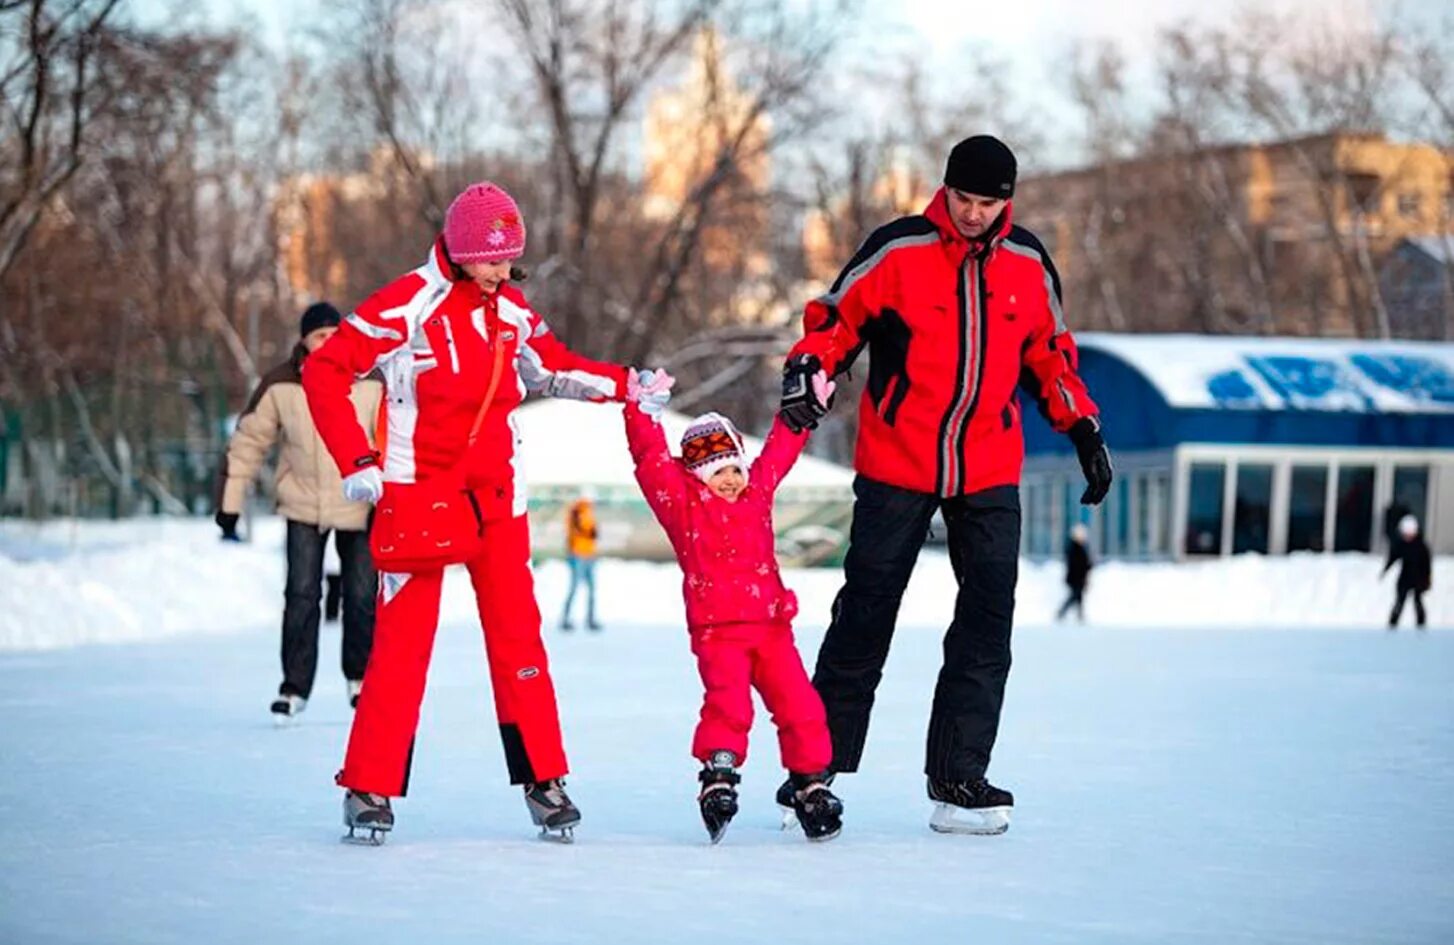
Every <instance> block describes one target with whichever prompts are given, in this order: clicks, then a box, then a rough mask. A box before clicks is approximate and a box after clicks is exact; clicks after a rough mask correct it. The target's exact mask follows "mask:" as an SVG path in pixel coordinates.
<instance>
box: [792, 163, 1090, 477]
mask: <svg viewBox="0 0 1454 945" xmlns="http://www.w3.org/2000/svg"><path fill="white" fill-rule="evenodd" d="M1010 214H1011V206H1010V205H1009V204H1006V205H1005V211H1004V214H1003V216H1002V217H1001V218H1000V222H999V225H998V228H997V229H996V230H995V231H994V232H993V233H992V234H991V235H990V237H989V238H988V239H986V240H982V241H976V242H975V244H974V245H971V243H970V242H969V241H968V240H966V239H965V238H964V237H963V236H961V235H960V234H959V231H958V230H957V229H955V226H954V222H953V220H951V219H950V216H949V210H948V206H947V204H946V197H945V193H944V190H943V188H941V189H940V190H939V192H938V193H936V194H935V195H934V199H933V200H932V201H930V203H929V206H928V208H927V209H926V210H925V211H924V213H923V215H921V216H910V217H901V218H899V219H898V220H895V221H894V222H892V223H889V224H887V225H886V226H883V227H880V228H879V229H878V230H876V231H875V232H874V233H873V235H871V236H870V237H869V238H868V240H867V241H865V242H864V244H863V246H861V247H860V248H859V250H858V252H857V253H856V254H855V255H854V257H853V259H852V260H851V261H850V262H849V263H848V265H847V267H845V268H844V270H843V272H842V273H841V274H840V275H839V276H838V279H837V280H836V281H835V282H834V283H833V287H832V289H831V290H830V291H829V292H828V294H827V295H824V296H822V297H821V298H818V299H815V300H813V301H812V302H809V303H808V305H807V309H806V312H805V313H804V316H803V325H804V329H805V332H806V333H805V335H804V337H803V339H802V340H801V341H799V342H798V344H797V345H796V346H794V348H793V351H792V353H793V354H794V355H797V354H812V355H816V356H817V357H818V359H819V361H821V362H822V364H823V366H824V368H826V369H827V371H828V373H829V374H830V375H837V374H840V373H842V372H844V371H846V370H848V368H849V367H850V366H851V365H852V364H853V361H854V359H855V358H857V357H858V354H859V352H860V351H862V350H863V347H864V346H865V345H867V346H868V347H869V349H870V356H869V372H868V384H867V386H866V387H865V389H864V393H863V400H862V402H861V403H860V405H859V427H858V443H857V447H856V451H855V452H856V455H855V457H854V466H855V468H857V470H858V471H859V472H860V473H862V474H863V475H865V476H867V477H869V478H870V479H876V480H878V481H880V482H885V483H888V484H890V485H894V486H899V487H900V488H904V489H912V490H914V491H917V492H927V493H934V494H937V495H941V496H956V495H965V494H967V493H971V492H978V491H980V490H982V489H988V488H990V487H991V486H999V485H1008V484H1015V483H1018V482H1019V481H1020V466H1021V463H1022V461H1023V459H1024V452H1025V442H1024V438H1023V436H1022V435H1021V433H1020V414H1019V406H1018V404H1017V403H1016V400H1015V388H1016V386H1017V385H1018V386H1021V387H1023V388H1024V389H1025V390H1026V391H1027V392H1028V393H1030V394H1031V395H1032V396H1033V397H1034V398H1035V400H1036V402H1037V403H1038V404H1039V406H1040V411H1041V413H1043V414H1044V415H1045V417H1046V419H1048V420H1049V421H1050V424H1051V425H1052V426H1053V427H1054V428H1055V429H1056V430H1058V431H1060V432H1062V433H1063V432H1065V431H1067V430H1069V429H1070V427H1071V426H1072V425H1074V424H1075V422H1076V421H1077V420H1080V419H1081V418H1083V417H1089V416H1094V415H1095V414H1096V412H1097V410H1096V405H1095V404H1094V403H1093V402H1092V401H1091V399H1090V395H1089V394H1087V393H1086V389H1085V385H1084V384H1083V383H1081V380H1080V378H1079V377H1078V376H1077V375H1076V361H1077V353H1076V348H1075V341H1074V340H1073V339H1072V338H1071V336H1070V332H1069V331H1067V330H1066V327H1065V319H1064V317H1063V315H1062V314H1061V310H1060V277H1059V275H1057V273H1056V272H1055V266H1054V265H1053V264H1052V263H1051V261H1050V254H1049V253H1047V252H1046V251H1045V247H1044V246H1042V245H1041V244H1040V241H1039V240H1038V239H1036V238H1035V237H1034V235H1032V234H1031V233H1030V232H1029V231H1028V230H1025V229H1023V228H1021V227H1018V226H1012V225H1011V224H1010Z"/></svg>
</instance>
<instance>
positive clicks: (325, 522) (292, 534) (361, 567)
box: [216, 302, 383, 722]
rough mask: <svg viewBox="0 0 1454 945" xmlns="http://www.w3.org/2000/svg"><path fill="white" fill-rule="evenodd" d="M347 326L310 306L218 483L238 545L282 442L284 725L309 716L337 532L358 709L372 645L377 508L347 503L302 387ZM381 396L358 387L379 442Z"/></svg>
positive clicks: (221, 519)
mask: <svg viewBox="0 0 1454 945" xmlns="http://www.w3.org/2000/svg"><path fill="white" fill-rule="evenodd" d="M341 320H342V319H341V316H340V315H339V312H338V310H337V309H335V308H334V307H333V306H332V305H329V304H328V303H326V302H319V303H317V304H315V305H311V306H309V307H308V309H307V310H306V311H305V312H304V313H303V318H302V323H301V325H300V334H301V336H302V337H301V340H300V341H299V342H298V345H297V346H296V347H295V348H294V349H293V353H292V355H291V357H289V358H288V360H287V361H285V362H283V363H282V364H279V365H278V366H277V367H275V368H273V369H272V370H271V371H269V372H268V373H267V374H266V375H264V377H263V379H262V381H261V382H260V383H259V384H258V387H257V390H255V391H253V394H252V398H251V399H250V400H249V401H248V403H247V407H246V408H244V409H243V411H242V414H241V416H240V417H239V418H238V421H237V429H236V431H235V432H234V433H233V435H232V440H231V441H230V442H229V443H228V446H227V456H226V459H225V460H224V465H223V469H222V474H221V476H220V477H219V480H220V482H219V486H220V490H219V491H220V497H219V500H218V503H217V515H216V521H217V524H218V526H219V527H220V528H221V529H222V537H223V538H225V539H229V540H236V538H237V520H238V515H239V514H240V513H241V511H242V506H243V502H244V500H245V499H246V497H247V490H248V486H249V485H250V484H251V483H252V480H253V479H254V478H255V477H256V476H257V473H258V470H259V469H260V468H261V467H262V464H263V461H264V459H265V458H266V457H267V455H268V453H269V451H270V450H271V449H272V448H273V446H274V444H278V445H279V446H280V453H279V457H278V468H277V499H278V511H279V512H280V513H282V515H283V517H284V518H285V519H287V521H288V540H287V553H288V577H287V584H286V588H285V590H284V595H283V600H284V604H283V644H282V662H283V682H282V684H281V685H280V686H279V687H278V697H277V699H276V700H274V701H273V704H272V711H273V714H274V715H275V716H276V717H277V720H278V721H279V722H282V721H286V720H287V719H290V718H292V717H293V716H296V715H297V714H298V713H299V712H301V711H302V710H303V707H304V706H305V705H306V704H307V701H308V696H309V695H310V693H311V692H312V690H313V679H314V676H315V675H316V672H317V668H318V622H319V616H320V606H319V602H320V598H321V596H322V590H321V584H322V579H323V553H324V548H325V545H326V544H327V541H328V534H329V532H333V533H335V536H336V538H335V541H336V544H337V548H338V557H339V561H340V562H341V563H342V583H343V646H342V651H343V652H342V662H343V675H344V678H345V679H346V680H347V682H348V695H349V701H350V703H351V704H354V705H357V703H358V693H359V690H360V689H361V687H362V681H363V676H364V668H365V666H366V665H367V664H368V658H369V650H370V649H371V647H372V645H373V635H374V595H375V591H376V587H377V582H378V579H377V576H376V574H375V572H374V566H373V561H372V559H371V558H370V557H369V542H368V526H369V514H370V512H371V508H370V506H369V505H368V503H366V502H349V501H347V500H346V499H344V498H343V489H342V478H341V477H340V476H339V472H338V467H337V465H336V464H335V463H334V462H333V457H332V456H330V455H329V453H328V450H327V449H326V448H325V447H324V445H323V440H322V439H320V438H319V436H318V430H317V428H316V427H315V426H314V424H313V417H312V416H311V415H310V414H309V412H308V401H307V399H306V398H305V397H304V396H303V387H302V380H301V377H302V375H301V372H302V367H303V360H304V358H306V357H307V356H308V355H309V354H310V353H312V352H313V351H315V350H317V349H318V348H319V347H320V346H321V345H322V344H323V342H325V341H327V340H328V338H329V337H330V336H331V335H332V334H333V333H334V332H335V331H337V330H338V324H339V322H340V321H341ZM382 394H383V385H382V384H381V383H380V382H379V381H377V380H374V379H372V378H364V379H362V380H360V381H358V382H357V383H355V384H354V387H353V393H352V398H353V403H354V408H355V409H356V410H357V412H358V419H359V423H360V424H361V425H362V426H363V428H364V429H365V430H367V431H370V433H371V434H372V431H373V430H375V429H376V428H377V423H376V421H377V419H378V412H379V401H380V398H381V396H382ZM370 445H371V446H376V445H377V444H374V443H370Z"/></svg>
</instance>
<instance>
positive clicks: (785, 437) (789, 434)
mask: <svg viewBox="0 0 1454 945" xmlns="http://www.w3.org/2000/svg"><path fill="white" fill-rule="evenodd" d="M812 383H813V392H814V394H815V395H816V396H817V397H818V401H819V403H824V404H827V403H831V402H832V400H831V398H832V397H833V389H834V387H835V386H836V385H835V384H834V383H833V382H832V381H830V380H829V379H828V375H827V374H826V373H825V372H823V371H819V372H818V373H817V374H816V375H814V376H813V381H812ZM807 445H808V431H807V430H803V431H801V432H798V433H794V432H793V431H792V429H791V428H790V427H789V426H788V425H787V424H786V423H784V422H783V418H782V416H781V415H775V416H774V417H773V418H772V430H771V431H770V432H769V433H768V435H767V442H766V443H764V444H763V447H762V454H761V455H760V456H758V457H757V459H756V460H755V461H754V462H753V464H752V471H751V473H749V476H750V477H751V478H750V481H751V482H752V484H753V485H755V486H761V487H762V488H764V489H766V490H767V491H768V492H775V491H777V487H778V484H779V483H780V482H782V481H783V477H784V476H786V475H787V474H788V471H789V470H791V469H792V468H793V464H794V463H796V462H797V461H798V457H799V456H801V455H803V448H804V447H805V446H807Z"/></svg>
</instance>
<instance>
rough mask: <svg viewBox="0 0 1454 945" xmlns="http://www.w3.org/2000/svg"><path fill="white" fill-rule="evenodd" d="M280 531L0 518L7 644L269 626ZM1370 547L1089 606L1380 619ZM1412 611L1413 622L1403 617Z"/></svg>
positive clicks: (810, 610) (1448, 588) (1140, 611)
mask: <svg viewBox="0 0 1454 945" xmlns="http://www.w3.org/2000/svg"><path fill="white" fill-rule="evenodd" d="M283 535H284V526H283V523H282V521H281V520H279V519H276V518H264V519H260V520H259V521H258V523H257V534H256V536H255V540H254V541H252V542H250V543H246V544H232V543H224V542H221V541H218V540H217V531H216V528H215V527H214V526H213V525H212V523H211V522H210V521H207V520H202V519H166V518H153V519H136V520H132V521H127V522H116V523H112V522H55V523H49V524H46V525H43V526H39V527H37V526H34V525H30V524H28V523H20V522H5V523H0V650H28V649H51V648H58V647H68V646H77V645H81V644H85V643H120V642H126V641H133V640H144V639H153V638H159V637H167V636H175V635H179V634H215V633H237V632H244V631H252V632H261V631H266V632H269V633H271V632H272V631H273V629H274V628H275V627H276V626H277V624H278V621H279V619H280V615H281V608H282V596H283V571H284V562H283ZM1381 567H1382V561H1381V560H1380V559H1377V558H1374V557H1371V556H1368V555H1333V556H1325V555H1293V556H1290V557H1287V558H1261V557H1257V556H1253V555H1247V556H1240V557H1237V558H1231V559H1225V560H1218V561H1208V562H1201V563H1192V564H1169V563H1157V564H1146V563H1122V562H1110V563H1106V564H1103V565H1102V566H1100V567H1098V568H1097V569H1096V571H1095V572H1094V573H1093V574H1092V576H1091V586H1090V592H1089V594H1088V603H1087V616H1088V618H1089V619H1090V621H1091V622H1093V623H1095V624H1098V625H1103V626H1117V627H1245V628H1258V627H1272V628H1290V627H1348V628H1363V629H1366V628H1370V627H1378V626H1381V625H1382V623H1383V622H1384V620H1386V619H1387V614H1388V608H1389V605H1390V602H1391V599H1392V595H1393V581H1394V578H1393V575H1392V574H1390V575H1389V576H1388V577H1386V578H1384V579H1383V580H1382V581H1381V582H1380V580H1379V578H1378V572H1379V569H1380V568H1381ZM1061 577H1062V570H1061V566H1060V565H1059V564H1054V563H1049V564H1040V563H1031V562H1024V563H1022V566H1021V577H1020V589H1019V607H1018V618H1017V619H1018V621H1019V623H1020V624H1022V625H1035V624H1045V623H1049V622H1050V621H1051V620H1052V619H1053V617H1054V612H1055V610H1056V608H1057V607H1058V606H1059V603H1060V601H1061V599H1062V597H1063V591H1064V588H1063V586H1062V584H1061ZM538 578H539V596H540V601H541V609H542V610H543V611H544V612H545V615H546V620H547V621H553V620H554V619H555V618H556V615H557V609H558V608H559V606H560V601H561V600H562V598H563V596H564V592H565V582H566V574H565V568H564V566H563V565H561V564H560V563H558V562H551V563H548V564H545V565H543V566H542V567H541V568H540V569H539V573H538ZM679 580H680V578H679V574H678V572H677V570H676V568H675V566H674V565H661V564H651V563H645V562H634V561H609V560H608V561H604V562H602V564H601V566H600V569H599V571H598V574H597V583H598V587H599V590H600V593H601V612H602V613H603V614H604V615H608V616H612V615H613V616H615V617H618V618H625V619H630V620H631V621H632V622H634V623H644V624H658V625H671V626H675V625H679V624H680V623H681V620H682V604H681V595H680V593H679V591H678V586H679ZM841 580H842V576H841V572H839V571H837V570H790V571H789V572H788V573H787V581H788V584H789V586H791V587H792V588H793V589H794V590H795V591H796V592H797V593H798V596H799V599H800V601H801V603H802V613H803V616H802V621H803V622H804V623H807V624H811V625H819V624H822V623H824V622H826V620H827V614H828V609H829V605H830V604H831V603H832V600H833V595H834V594H835V593H837V590H838V586H839V583H840V581H841ZM1434 588H1435V589H1434V592H1433V593H1432V594H1430V595H1429V596H1428V597H1427V598H1426V600H1427V603H1428V605H1429V611H1430V620H1431V623H1433V624H1435V625H1444V626H1449V625H1450V624H1451V623H1454V558H1440V559H1437V560H1436V562H1435V565H1434ZM953 598H954V578H953V574H952V572H951V570H950V568H949V563H948V560H947V559H946V558H945V557H944V555H943V554H942V553H939V552H934V551H930V552H926V553H925V555H924V558H923V560H922V561H921V562H920V564H919V567H918V568H917V570H916V572H915V575H914V580H913V582H912V583H911V584H910V586H909V591H908V593H907V594H906V596H905V600H904V606H903V611H902V615H903V616H902V620H903V621H904V622H905V623H914V624H926V625H930V626H934V625H943V624H944V623H946V622H947V621H948V619H949V615H950V610H951V608H952V601H953ZM473 610H474V605H473V600H472V597H471V594H470V591H469V586H468V583H467V581H466V580H465V576H464V574H463V572H462V571H460V570H458V569H456V570H455V571H452V572H451V574H450V576H449V578H448V580H447V581H446V584H445V598H444V603H443V613H444V617H445V619H446V620H448V621H457V620H468V619H470V615H471V614H472V613H473ZM1405 619H1406V620H1407V619H1411V615H1410V616H1406V618H1405Z"/></svg>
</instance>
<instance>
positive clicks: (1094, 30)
mask: <svg viewBox="0 0 1454 945" xmlns="http://www.w3.org/2000/svg"><path fill="white" fill-rule="evenodd" d="M481 2H482V3H483V2H485V0H481ZM795 2H799V3H802V4H803V5H804V6H805V7H806V6H807V5H808V4H810V3H813V2H815V0H795ZM861 2H862V10H863V13H862V16H863V19H864V22H863V23H862V24H860V28H859V29H858V30H857V31H856V38H855V39H854V40H853V42H852V43H851V45H850V49H849V50H848V51H845V52H844V53H843V55H844V57H845V58H846V59H847V60H848V61H850V62H852V61H855V60H856V59H858V58H859V57H862V58H863V59H864V60H865V61H869V60H871V59H880V60H883V61H886V62H887V61H902V59H903V57H904V53H905V52H906V51H907V52H912V53H913V54H914V55H916V56H919V57H921V58H922V60H923V61H925V62H927V63H929V64H930V65H931V66H932V67H933V69H935V70H938V71H939V72H941V73H942V74H944V75H946V76H950V75H952V74H953V73H954V71H955V70H956V69H960V68H963V65H964V63H966V62H967V61H971V60H972V59H974V58H976V57H983V56H992V57H994V58H995V59H996V60H999V61H1002V62H1005V63H1007V64H1008V67H1009V69H1008V71H1009V75H1008V79H1007V84H1008V86H1009V87H1010V88H1011V89H1012V90H1013V93H1014V101H1015V102H1016V103H1017V104H1019V105H1022V106H1024V107H1025V108H1027V109H1029V110H1030V113H1031V114H1033V115H1035V116H1038V117H1041V118H1042V119H1043V120H1044V121H1045V123H1046V124H1047V125H1048V126H1049V133H1047V134H1046V137H1047V138H1048V139H1050V142H1051V143H1050V144H1047V145H1046V147H1047V150H1053V149H1054V148H1055V145H1054V143H1053V142H1055V141H1056V140H1059V139H1065V138H1068V137H1073V136H1072V135H1055V134H1054V126H1055V124H1056V122H1059V121H1066V122H1070V121H1076V120H1077V119H1076V117H1075V113H1074V111H1073V110H1072V106H1071V105H1070V102H1069V99H1068V97H1067V94H1066V80H1065V76H1064V74H1063V73H1062V72H1061V71H1060V70H1058V69H1057V62H1058V61H1060V59H1061V58H1062V57H1063V56H1064V55H1065V54H1066V53H1067V52H1068V51H1069V50H1070V48H1071V45H1072V44H1073V43H1075V42H1094V41H1095V40H1114V41H1115V42H1117V43H1118V44H1119V45H1120V46H1121V48H1122V50H1123V51H1124V52H1125V53H1126V55H1127V57H1128V75H1129V77H1130V80H1131V83H1130V84H1131V86H1132V89H1133V91H1132V95H1133V96H1134V95H1135V88H1136V87H1137V85H1138V84H1140V83H1138V81H1137V80H1138V79H1141V78H1146V79H1149V78H1150V70H1151V69H1152V66H1153V58H1152V53H1151V50H1152V49H1153V48H1154V44H1155V40H1156V36H1157V33H1158V31H1159V30H1161V29H1164V28H1166V27H1168V26H1173V25H1177V24H1179V23H1182V22H1186V21H1192V22H1196V23H1200V24H1205V25H1227V24H1230V23H1231V22H1232V21H1233V20H1234V18H1235V17H1236V16H1237V15H1238V14H1239V13H1240V12H1242V11H1244V10H1246V9H1248V8H1249V6H1251V5H1250V4H1249V3H1247V2H1241V0H999V2H994V3H985V2H982V0H861ZM320 5H321V3H320V0H133V2H132V7H131V9H132V10H133V11H134V13H135V15H136V16H137V17H138V19H139V20H140V21H141V22H142V23H144V24H147V25H155V24H157V23H160V22H176V23H181V22H188V21H193V22H195V21H196V20H198V19H200V20H202V21H203V22H206V23H210V24H211V25H213V26H223V25H238V24H247V25H251V26H254V27H256V28H258V29H260V30H261V31H262V33H263V35H264V36H266V37H267V39H268V41H269V44H270V45H272V46H274V47H275V48H284V47H286V46H287V45H289V42H290V37H292V36H295V35H299V34H301V33H302V32H303V30H305V29H315V28H316V27H317V26H318V25H319V23H318V12H317V11H318V10H319V8H320ZM1255 7H1256V9H1258V10H1260V11H1267V12H1274V13H1279V14H1315V15H1316V17H1317V19H1318V21H1319V22H1324V23H1331V24H1333V25H1335V26H1337V25H1346V26H1348V27H1351V28H1358V27H1364V28H1367V27H1371V26H1374V25H1377V24H1383V23H1387V22H1389V21H1413V22H1416V23H1434V22H1439V21H1441V20H1442V21H1444V22H1445V23H1446V24H1448V23H1454V8H1451V7H1450V5H1449V4H1448V3H1447V0H1260V2H1258V3H1256V4H1255ZM1076 130H1077V131H1078V130H1079V126H1078V125H1077V126H1076ZM1040 159H1041V160H1042V161H1043V162H1045V163H1046V164H1049V165H1064V164H1067V163H1076V156H1074V155H1069V154H1066V153H1063V152H1055V153H1048V154H1044V155H1040ZM1033 160H1034V157H1033V156H1032V161H1033Z"/></svg>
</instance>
